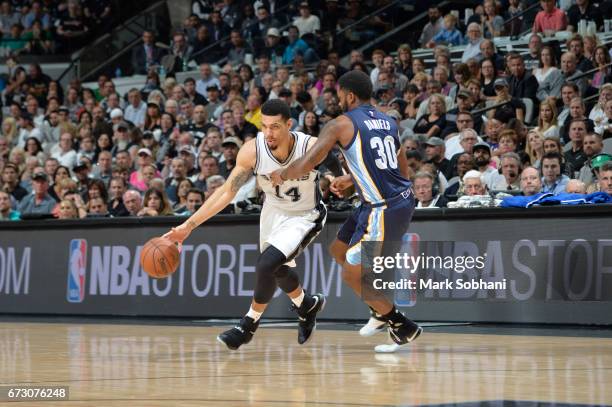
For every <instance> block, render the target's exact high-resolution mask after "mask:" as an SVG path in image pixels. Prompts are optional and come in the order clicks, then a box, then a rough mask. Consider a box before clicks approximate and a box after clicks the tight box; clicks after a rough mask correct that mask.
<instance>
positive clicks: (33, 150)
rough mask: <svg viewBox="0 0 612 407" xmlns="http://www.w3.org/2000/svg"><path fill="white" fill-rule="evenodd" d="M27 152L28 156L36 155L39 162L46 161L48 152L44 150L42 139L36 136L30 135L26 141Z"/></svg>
mask: <svg viewBox="0 0 612 407" xmlns="http://www.w3.org/2000/svg"><path fill="white" fill-rule="evenodd" d="M25 153H26V159H27V157H36V158H37V159H38V161H39V162H41V163H42V162H43V161H45V158H46V154H45V152H44V151H43V147H42V144H41V143H40V140H38V138H36V137H28V138H27V139H26V141H25Z"/></svg>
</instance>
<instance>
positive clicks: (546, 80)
mask: <svg viewBox="0 0 612 407" xmlns="http://www.w3.org/2000/svg"><path fill="white" fill-rule="evenodd" d="M334 3H338V2H336V1H326V2H323V6H322V7H326V8H329V7H338V4H334ZM354 3H355V2H353V1H349V2H347V4H346V7H347V9H346V10H348V11H350V10H352V8H351V7H355V6H353V4H354ZM549 3H552V7H553V8H549ZM68 4H71V3H68ZM211 4H212V5H210V4H209V2H206V1H195V2H194V6H193V7H194V8H193V15H192V16H191V17H190V18H189V19H188V20H187V21H185V24H184V26H183V27H182V28H181V29H180V30H176V31H175V32H174V36H173V45H172V47H171V50H170V51H169V52H170V53H171V55H173V59H172V61H170V62H171V65H169V66H168V67H169V68H170V69H168V71H167V72H166V74H165V75H163V74H162V75H160V74H159V70H158V67H159V65H160V64H162V61H161V59H162V58H163V57H164V56H167V55H170V54H168V52H167V51H165V50H161V49H159V48H157V46H156V45H155V39H154V33H153V32H150V31H145V32H144V33H143V36H142V40H143V42H142V46H139V47H136V48H134V50H133V53H132V65H133V68H134V71H137V70H138V69H142V71H140V72H141V73H144V74H146V75H147V81H146V84H145V85H144V87H142V88H137V87H134V88H132V89H129V90H128V91H127V92H125V93H124V94H119V93H118V92H117V89H116V88H115V83H114V81H113V79H112V78H110V77H108V76H107V75H104V74H102V75H100V76H99V77H98V80H97V85H96V86H93V87H85V86H84V85H83V84H82V83H81V82H80V81H79V80H72V81H71V82H70V83H69V84H68V86H66V87H63V86H61V85H60V84H59V83H58V82H57V81H56V80H54V79H52V78H50V77H49V76H47V75H46V74H45V73H44V72H43V71H42V70H41V68H40V66H39V65H38V64H30V65H29V66H25V67H21V66H19V65H18V64H17V65H16V66H15V68H14V69H13V71H12V73H11V76H10V78H9V80H8V83H7V84H6V86H5V87H4V90H3V91H2V102H3V105H4V108H3V113H4V115H3V120H2V128H1V131H0V173H1V179H0V187H1V188H0V189H1V190H2V192H0V219H11V220H17V219H27V218H31V217H38V216H43V217H46V216H54V217H57V218H60V219H71V218H85V217H107V216H113V217H120V216H167V215H178V216H188V215H190V214H192V213H193V212H194V211H195V210H197V208H198V207H199V206H200V205H202V203H203V202H205V201H206V199H208V197H209V196H210V195H211V194H212V193H213V192H214V191H215V189H216V188H218V187H219V186H221V185H223V183H224V181H225V179H226V178H227V176H228V175H229V173H230V172H231V170H232V169H233V167H234V165H235V163H236V156H237V154H238V151H239V150H240V148H241V147H242V145H243V144H244V143H245V142H246V141H248V140H250V139H252V138H254V137H256V135H257V133H258V132H259V130H260V128H261V110H260V107H261V105H262V104H263V103H264V102H265V101H266V100H268V99H273V98H279V99H282V100H284V101H285V102H287V104H289V106H290V107H291V112H292V119H293V128H294V130H299V131H303V132H305V133H308V134H310V135H312V136H315V137H316V136H317V135H318V134H319V132H320V129H321V128H322V127H323V126H324V125H325V124H326V123H327V122H328V121H330V120H332V119H334V118H335V117H337V116H338V115H340V114H341V113H342V110H341V107H340V106H339V100H338V94H337V90H338V89H337V80H338V78H339V77H340V76H341V75H342V74H343V73H345V72H347V71H348V70H354V69H357V70H362V71H364V72H366V73H368V74H369V75H370V78H371V81H372V84H373V89H374V93H373V95H372V100H371V103H372V105H373V106H375V107H376V108H377V109H379V110H381V111H383V112H385V113H386V114H387V115H388V116H389V117H391V118H392V119H394V120H396V121H397V124H398V127H399V128H400V132H401V134H400V140H401V142H402V145H403V146H404V147H405V149H406V155H407V158H408V162H409V164H410V169H411V178H412V180H413V185H414V191H415V196H416V197H417V200H418V206H417V207H418V208H431V207H445V206H447V205H448V203H449V202H452V201H456V200H458V199H459V200H460V199H461V198H462V197H464V196H466V197H469V196H488V195H489V194H496V193H503V194H507V195H525V196H532V195H536V194H539V193H542V192H543V193H551V194H559V193H565V192H573V193H582V194H586V193H591V192H605V193H608V194H612V155H610V154H611V153H612V83H611V82H612V69H611V66H610V55H611V54H610V49H609V48H608V47H607V46H606V45H605V44H600V43H599V37H598V35H597V34H595V35H591V36H589V35H580V34H578V33H576V32H573V31H577V27H578V25H579V24H578V22H577V21H579V20H580V19H589V18H590V16H591V15H593V14H589V10H591V9H592V7H593V6H592V5H591V4H589V2H588V1H587V0H578V1H577V4H576V6H577V7H578V12H579V13H581V14H580V18H579V20H575V18H574V17H572V16H573V14H572V13H573V12H572V9H570V10H568V11H567V12H566V11H564V10H562V9H559V8H556V7H555V6H554V2H548V1H542V2H541V6H542V11H541V12H540V13H539V14H538V16H536V20H535V23H534V26H533V31H534V32H533V34H532V35H531V37H530V39H529V53H527V54H520V53H517V52H506V53H502V52H501V51H500V50H497V49H496V47H495V44H494V42H493V41H492V40H491V38H493V37H495V36H498V35H502V34H504V33H506V30H507V29H508V28H507V24H504V19H503V18H501V23H500V19H499V18H496V17H499V15H498V11H499V9H500V4H497V3H495V2H494V1H492V0H485V1H484V3H483V4H482V9H483V10H484V14H479V13H478V9H477V10H476V14H475V16H477V17H474V16H472V17H474V18H473V19H472V21H469V22H468V24H467V27H465V34H466V35H465V38H467V45H466V40H465V39H464V35H463V33H461V32H460V31H459V30H458V29H457V27H456V23H457V19H456V17H454V14H450V13H449V14H447V15H446V16H445V17H442V16H441V13H440V10H439V9H438V8H437V7H435V6H434V7H431V8H430V9H429V12H428V14H429V22H428V23H427V25H426V26H425V27H424V29H423V31H422V34H423V35H422V37H421V38H420V41H421V45H423V46H425V47H432V48H433V56H434V58H433V59H434V61H435V62H434V64H433V65H432V66H430V67H427V66H426V64H425V61H423V60H422V59H419V58H415V57H413V56H412V48H411V47H410V46H409V45H408V44H402V45H400V46H399V47H398V48H397V49H396V50H394V52H392V53H388V52H386V51H385V50H383V49H376V50H374V51H373V52H372V54H371V62H370V61H368V60H366V58H365V56H364V55H363V54H362V53H361V52H359V51H357V50H352V51H350V55H349V58H348V60H349V61H348V63H346V64H342V63H341V61H340V57H341V53H339V52H338V50H337V49H332V50H328V49H327V48H325V47H321V46H317V45H315V44H317V43H320V42H321V41H324V39H325V38H326V36H325V30H328V29H329V30H332V29H331V28H330V27H333V28H334V29H337V28H338V26H339V25H340V22H339V21H335V22H329V21H326V18H329V16H327V15H326V14H325V13H324V12H322V13H321V14H320V15H316V14H315V13H312V11H311V10H313V9H314V8H312V7H311V3H307V2H303V3H298V7H297V10H298V14H297V15H296V16H294V17H291V16H290V17H287V16H286V15H284V14H283V13H280V12H279V13H275V12H274V10H270V5H269V4H268V3H267V2H255V4H254V5H253V4H251V3H250V2H249V3H248V4H244V7H241V6H242V3H240V2H236V1H231V0H226V1H224V2H223V4H222V7H221V6H220V7H216V6H215V4H213V3H211ZM509 4H510V6H509V7H515V8H516V9H517V10H518V9H520V7H522V5H521V4H520V3H519V2H516V1H510V2H509ZM9 5H10V3H9ZM603 6H605V4H600V5H599V7H603ZM572 7H574V6H572ZM247 9H249V10H247ZM508 10H511V8H509V9H508ZM574 11H575V10H574ZM251 12H252V13H254V14H249V13H251ZM360 13H363V12H360ZM360 13H356V14H355V15H356V16H358V15H361V14H360ZM541 13H544V14H543V15H544V17H541V15H542V14H541ZM559 13H561V14H563V15H564V16H565V17H563V18H558V19H559V20H564V21H565V25H564V26H563V27H562V29H568V28H569V30H570V31H572V33H571V35H569V39H568V40H567V41H565V42H564V43H563V44H561V43H559V41H551V40H550V38H548V37H547V34H549V33H548V32H547V30H550V28H547V27H550V26H549V25H547V24H549V23H551V21H549V20H551V19H553V16H559V15H560V14H559ZM574 14H575V13H574ZM249 16H250V17H249ZM568 16H569V17H568ZM315 17H316V18H315ZM538 17H540V18H538ZM249 18H250V21H249ZM355 18H356V17H355ZM554 19H557V17H554ZM279 20H282V21H279ZM286 20H291V21H286ZM593 20H594V21H595V24H596V26H597V29H598V31H601V30H602V29H603V28H602V25H601V24H603V22H602V21H601V20H600V19H599V17H598V14H597V15H593ZM1 21H4V20H1ZM283 23H286V24H288V27H287V30H286V37H287V38H286V39H285V38H281V37H282V34H281V31H280V30H279V27H280V26H281V25H282V24H283ZM3 24H4V22H3ZM369 24H371V26H364V27H362V28H363V29H362V30H361V31H359V30H357V31H353V32H352V33H351V35H352V36H354V37H352V38H348V39H346V38H345V40H346V41H348V42H344V44H347V43H348V44H350V41H352V40H354V41H363V40H364V39H367V38H368V36H371V35H377V34H376V33H377V32H379V31H376V27H377V22H376V21H373V22H370V23H369ZM215 25H218V26H219V27H226V28H223V29H221V28H220V32H219V33H217V34H215V32H214V30H213V28H211V27H214V26H215ZM204 31H206V35H207V36H212V37H211V38H212V39H210V40H207V41H208V42H207V44H210V43H211V41H214V40H215V39H217V38H221V37H223V36H224V35H225V34H226V33H227V34H228V35H229V36H230V40H229V41H230V43H231V46H229V47H225V48H224V49H221V50H218V52H219V53H218V54H217V55H216V56H214V57H211V58H212V59H211V60H206V59H198V55H197V52H198V48H197V47H195V46H194V44H196V43H194V41H198V38H199V39H200V40H201V39H202V38H203V35H204V34H202V33H203V32H204ZM249 33H251V34H249ZM263 33H265V34H263ZM247 34H249V35H251V37H249V36H248V35H247ZM194 39H195V40H194ZM458 44H463V45H465V50H464V55H463V57H462V58H461V60H460V61H456V62H454V63H453V62H452V61H451V52H450V51H451V49H452V47H453V46H455V45H458ZM200 45H201V47H200V48H199V50H202V49H204V48H206V46H207V45H204V43H203V44H200ZM199 55H200V56H201V57H202V58H204V56H207V58H208V57H210V53H208V52H204V53H201V54H199ZM247 55H251V56H252V58H253V60H252V63H250V62H251V61H248V59H249V58H250V57H247ZM182 58H184V59H185V60H186V61H192V60H195V61H197V62H198V63H199V64H198V70H197V72H194V73H193V74H192V75H187V77H186V79H184V80H182V81H180V82H179V81H177V80H176V78H175V77H174V76H173V75H172V71H173V70H174V71H180V70H182V69H183V68H184V64H183V62H182ZM225 58H226V59H225ZM220 59H221V61H222V63H220V64H218V63H213V62H219V60H220ZM339 158H341V157H339ZM321 172H322V173H323V174H322V175H323V177H322V181H321V188H322V191H323V196H324V199H325V200H326V202H327V203H328V204H329V205H330V206H331V207H332V208H335V209H337V210H345V209H350V208H351V194H350V193H345V194H343V195H344V196H345V198H340V197H337V196H335V195H333V194H331V193H330V191H329V184H330V181H331V179H332V175H331V174H330V173H329V172H328V171H327V169H325V168H322V169H321ZM346 196H349V197H348V198H346ZM262 199H263V198H262V196H261V193H260V191H259V189H258V186H257V184H256V181H255V178H254V177H253V178H252V179H251V181H250V182H248V183H247V184H246V185H245V186H243V187H242V189H241V190H240V191H239V193H238V195H237V197H236V199H235V200H234V202H233V203H232V204H231V205H230V206H228V207H227V208H226V209H225V210H224V213H239V212H243V213H249V212H256V211H257V210H258V208H260V205H261V204H262Z"/></svg>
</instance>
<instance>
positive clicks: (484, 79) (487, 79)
mask: <svg viewBox="0 0 612 407" xmlns="http://www.w3.org/2000/svg"><path fill="white" fill-rule="evenodd" d="M480 77H481V78H480V83H481V85H482V93H483V94H484V96H485V97H486V98H495V79H497V70H496V69H495V63H494V62H493V61H492V60H491V59H489V58H485V59H483V60H482V61H481V62H480Z"/></svg>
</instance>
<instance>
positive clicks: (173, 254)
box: [140, 237, 180, 278]
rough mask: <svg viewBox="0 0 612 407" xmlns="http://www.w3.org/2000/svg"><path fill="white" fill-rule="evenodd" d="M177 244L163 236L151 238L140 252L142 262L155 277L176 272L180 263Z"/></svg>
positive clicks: (144, 267)
mask: <svg viewBox="0 0 612 407" xmlns="http://www.w3.org/2000/svg"><path fill="white" fill-rule="evenodd" d="M179 258H180V257H179V251H178V248H177V247H176V245H175V244H174V243H173V242H171V241H170V240H168V239H166V238H163V237H156V238H153V239H151V240H149V241H148V242H147V243H145V245H144V246H143V248H142V251H141V252H140V264H142V268H143V269H144V271H145V272H146V273H147V274H148V275H150V276H151V277H153V278H165V277H168V276H169V275H170V274H172V273H174V272H175V271H176V269H177V267H178V265H179Z"/></svg>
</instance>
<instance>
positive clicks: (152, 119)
mask: <svg viewBox="0 0 612 407" xmlns="http://www.w3.org/2000/svg"><path fill="white" fill-rule="evenodd" d="M160 127H161V110H160V108H159V104H158V103H156V102H148V103H147V112H146V113H145V121H144V129H145V130H149V131H154V130H156V129H159V128H160Z"/></svg>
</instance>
